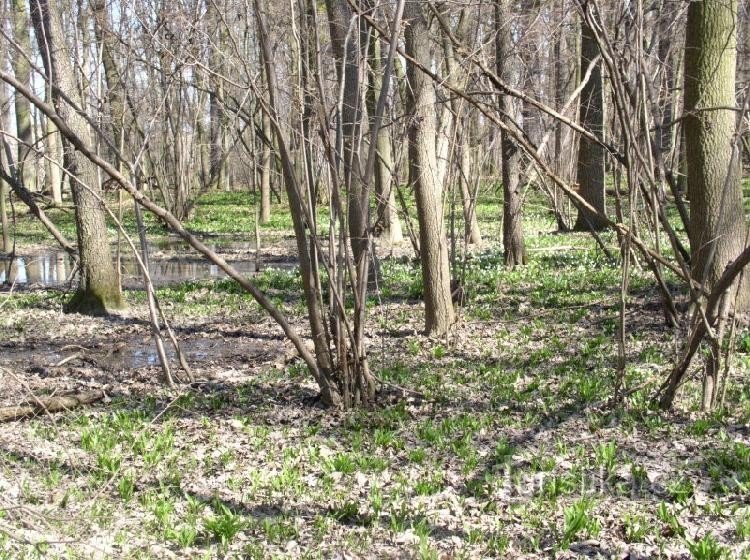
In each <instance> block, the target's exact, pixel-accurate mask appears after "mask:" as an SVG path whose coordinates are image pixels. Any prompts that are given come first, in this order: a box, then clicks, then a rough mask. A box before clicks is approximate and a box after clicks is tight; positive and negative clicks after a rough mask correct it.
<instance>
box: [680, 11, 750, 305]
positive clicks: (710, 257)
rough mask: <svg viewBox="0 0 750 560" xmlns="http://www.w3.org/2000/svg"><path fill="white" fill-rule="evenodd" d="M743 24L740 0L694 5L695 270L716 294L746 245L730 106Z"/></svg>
mask: <svg viewBox="0 0 750 560" xmlns="http://www.w3.org/2000/svg"><path fill="white" fill-rule="evenodd" d="M736 24H737V1H736V0H704V1H703V2H691V3H690V6H689V8H688V23H687V35H686V43H685V115H686V117H685V123H684V127H685V143H686V146H685V147H686V155H687V171H688V178H687V182H688V194H689V196H690V231H689V233H690V246H691V251H692V261H691V266H692V273H693V277H694V278H695V279H696V280H697V281H698V282H701V283H703V284H704V285H705V286H706V287H707V288H708V289H709V290H710V289H711V288H712V287H713V286H714V284H715V283H716V281H717V279H718V278H719V277H720V276H721V274H722V272H723V270H724V268H725V267H726V265H727V263H728V262H730V261H731V260H732V259H734V258H735V257H737V255H739V254H740V253H741V252H742V250H743V249H744V248H745V246H746V243H747V222H746V217H745V210H744V207H743V198H742V187H741V183H740V160H741V157H740V151H739V146H738V145H737V143H736V142H735V138H734V132H735V122H736V117H735V112H734V111H733V110H731V109H729V107H734V105H735V90H734V86H735V68H736V64H735V60H736V59H735V56H736V42H735V41H736V29H737V27H736ZM744 278H745V280H744V281H743V283H742V286H735V288H734V290H733V291H732V294H736V295H737V297H738V299H737V310H747V309H748V308H750V275H748V274H745V276H744ZM738 290H739V291H738ZM732 297H733V296H732V295H730V298H732Z"/></svg>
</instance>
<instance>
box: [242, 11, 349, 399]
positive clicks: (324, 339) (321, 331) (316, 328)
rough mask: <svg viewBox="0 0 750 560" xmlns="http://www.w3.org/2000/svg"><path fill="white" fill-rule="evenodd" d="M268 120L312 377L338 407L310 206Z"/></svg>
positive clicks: (272, 87)
mask: <svg viewBox="0 0 750 560" xmlns="http://www.w3.org/2000/svg"><path fill="white" fill-rule="evenodd" d="M259 4H260V2H259V0H255V7H256V10H257V11H256V21H257V24H258V35H259V40H260V43H261V47H262V62H263V66H264V70H265V77H266V83H267V84H268V95H269V109H270V112H271V114H270V115H269V117H270V116H273V118H275V119H276V118H278V109H277V91H278V88H277V85H276V74H275V69H274V64H273V58H272V51H271V45H270V40H269V38H268V36H267V31H266V28H265V23H264V17H265V16H264V15H263V14H262V11H261V10H262V8H261V7H260V5H259ZM270 122H271V126H272V127H273V133H274V136H275V137H276V142H277V145H278V149H279V156H280V162H281V166H282V172H283V177H284V186H285V188H286V193H287V198H288V199H289V208H290V212H291V214H292V223H293V225H294V236H295V239H296V241H297V254H298V256H299V261H300V275H301V276H302V286H303V290H304V293H305V302H306V304H307V313H308V319H309V321H310V332H311V335H312V339H313V344H314V346H315V361H316V364H317V370H316V373H317V375H316V381H317V382H318V385H319V386H320V391H321V397H322V399H323V402H325V403H326V404H327V405H330V406H337V407H338V406H342V405H343V402H342V394H341V387H340V383H339V382H338V381H339V380H337V377H338V376H337V372H336V371H335V367H334V366H335V362H334V358H333V354H332V352H331V347H330V334H329V333H328V331H327V329H326V323H325V319H324V311H323V303H322V302H323V296H322V294H321V293H320V289H319V282H318V278H317V274H318V271H317V269H315V268H314V267H313V264H314V262H315V256H314V255H313V253H314V251H315V248H314V247H313V246H311V243H310V242H311V240H310V239H308V233H309V230H308V225H307V217H308V216H310V215H311V210H310V209H309V208H308V200H307V199H306V198H307V197H304V196H303V193H302V192H301V189H300V185H299V183H298V181H297V176H296V174H295V170H294V167H293V162H292V160H291V156H290V154H289V152H288V150H287V147H286V141H285V139H284V137H283V134H282V131H281V127H280V126H279V124H278V122H276V123H274V122H273V121H272V120H271V121H270Z"/></svg>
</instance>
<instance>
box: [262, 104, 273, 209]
mask: <svg viewBox="0 0 750 560" xmlns="http://www.w3.org/2000/svg"><path fill="white" fill-rule="evenodd" d="M261 130H262V132H263V138H261V142H262V146H263V147H262V148H261V150H260V223H261V224H267V223H268V222H270V221H271V142H272V140H271V135H272V131H271V119H270V118H269V117H268V113H266V112H265V111H263V115H262V116H261Z"/></svg>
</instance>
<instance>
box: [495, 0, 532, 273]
mask: <svg viewBox="0 0 750 560" xmlns="http://www.w3.org/2000/svg"><path fill="white" fill-rule="evenodd" d="M495 29H496V31H497V35H496V39H495V41H496V43H495V60H496V66H497V73H498V75H499V76H501V77H502V78H503V79H504V80H506V81H507V82H508V83H511V84H515V83H517V82H518V81H519V66H520V60H519V59H518V55H517V54H516V53H515V52H514V45H513V36H512V33H513V30H512V27H511V17H510V3H509V0H498V2H497V4H495ZM499 97H500V111H501V113H502V115H503V117H502V118H503V119H504V120H505V121H506V122H507V123H508V124H509V125H512V123H514V122H515V123H518V120H519V118H520V107H519V106H518V105H519V102H518V100H516V99H513V98H511V97H510V96H509V95H503V94H500V96H499ZM501 134H502V162H503V170H502V175H503V260H504V262H505V264H506V265H508V266H511V267H513V266H517V265H523V264H526V260H527V256H526V245H525V243H524V238H523V208H522V200H523V197H522V193H521V185H520V168H521V148H520V147H519V146H518V144H516V142H515V141H514V140H513V139H512V138H511V137H510V136H509V135H508V134H505V133H501Z"/></svg>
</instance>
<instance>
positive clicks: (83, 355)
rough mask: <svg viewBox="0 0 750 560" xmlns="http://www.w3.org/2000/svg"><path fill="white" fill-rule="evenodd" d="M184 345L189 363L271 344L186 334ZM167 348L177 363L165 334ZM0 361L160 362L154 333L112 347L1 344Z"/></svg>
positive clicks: (126, 365) (127, 365)
mask: <svg viewBox="0 0 750 560" xmlns="http://www.w3.org/2000/svg"><path fill="white" fill-rule="evenodd" d="M179 342H180V348H181V349H182V352H183V354H184V355H185V357H186V358H187V361H188V363H189V364H193V363H199V362H207V361H221V360H225V359H228V358H235V357H238V356H239V357H240V358H245V359H250V360H251V359H252V358H253V357H254V356H258V355H260V354H263V353H265V351H267V350H268V348H267V345H265V344H264V343H263V342H261V341H257V340H255V341H253V340H249V341H248V340H242V342H241V347H238V344H239V341H237V340H234V339H233V340H225V339H223V338H198V337H195V338H185V339H182V340H179ZM164 348H165V350H166V353H167V358H168V359H169V361H170V363H172V364H173V365H176V363H177V357H176V353H175V350H174V347H173V346H172V344H171V342H170V341H169V340H168V339H166V338H165V340H164ZM0 356H1V357H2V359H0V363H6V364H8V365H10V364H23V365H24V367H26V368H29V367H32V368H33V367H37V368H45V369H46V368H50V367H54V366H55V365H57V364H59V363H60V362H62V361H63V360H65V359H66V358H71V357H73V359H71V360H70V361H69V362H65V363H66V364H68V365H74V366H76V365H80V364H81V362H82V361H83V362H88V363H90V365H94V366H97V367H100V368H103V369H106V370H109V371H127V370H132V369H139V368H144V367H150V366H158V365H159V355H158V354H157V352H156V346H155V345H154V341H153V339H152V338H151V337H143V338H140V337H138V338H131V339H129V340H125V341H123V342H120V343H117V344H115V343H113V344H112V345H111V347H107V346H105V345H102V344H96V345H95V348H93V349H88V348H81V347H77V346H74V345H71V346H69V347H57V346H53V345H51V344H43V345H37V346H34V347H32V348H29V347H24V348H13V347H2V346H0Z"/></svg>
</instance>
